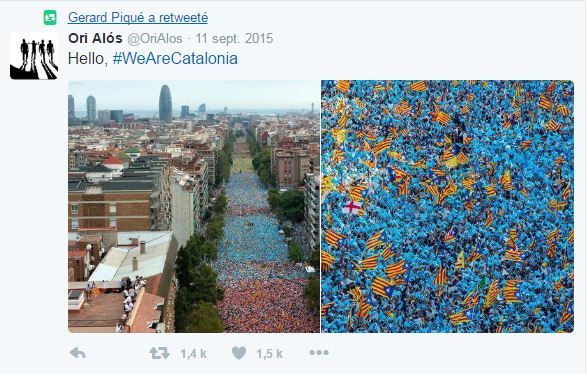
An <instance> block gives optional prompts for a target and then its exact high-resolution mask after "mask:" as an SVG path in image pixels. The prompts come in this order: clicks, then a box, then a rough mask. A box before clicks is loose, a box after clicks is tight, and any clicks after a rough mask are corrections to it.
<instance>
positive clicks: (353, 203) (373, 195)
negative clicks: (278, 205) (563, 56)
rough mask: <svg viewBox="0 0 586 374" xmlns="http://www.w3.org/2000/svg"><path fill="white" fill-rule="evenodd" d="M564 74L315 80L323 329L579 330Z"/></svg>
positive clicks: (569, 93) (569, 107) (569, 88)
mask: <svg viewBox="0 0 586 374" xmlns="http://www.w3.org/2000/svg"><path fill="white" fill-rule="evenodd" d="M573 90H574V88H573V84H572V83H571V82H567V81H556V82H553V81H520V82H514V81H418V82H407V81H390V82H389V81H324V82H323V83H322V160H323V163H322V330H323V331H325V332H555V331H563V332H569V331H572V329H573V268H574V266H573V259H574V246H573V242H574V227H573V217H574V207H573V200H574V198H573V179H574V175H573V162H574V155H573V128H574V124H573V96H574V92H573Z"/></svg>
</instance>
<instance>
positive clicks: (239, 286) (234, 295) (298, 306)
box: [213, 138, 319, 333]
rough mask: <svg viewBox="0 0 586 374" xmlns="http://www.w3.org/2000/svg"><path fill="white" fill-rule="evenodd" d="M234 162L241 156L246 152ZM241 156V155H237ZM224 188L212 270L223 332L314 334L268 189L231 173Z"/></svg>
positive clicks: (252, 177) (302, 280) (301, 281)
mask: <svg viewBox="0 0 586 374" xmlns="http://www.w3.org/2000/svg"><path fill="white" fill-rule="evenodd" d="M243 141H244V139H243V138H238V139H237V141H236V144H235V149H238V150H239V152H240V155H239V156H236V158H235V164H238V163H239V162H240V161H238V158H239V157H245V158H246V160H248V162H250V157H249V156H248V155H246V153H247V152H248V149H247V148H243V147H239V144H246V143H243ZM242 153H244V154H242ZM232 172H233V174H231V175H230V180H229V181H228V184H227V186H226V197H227V200H228V206H227V209H226V215H225V218H224V235H223V239H222V240H221V241H220V242H219V243H218V260H217V261H216V262H215V263H214V265H213V267H214V269H215V270H216V271H217V272H218V280H219V282H220V284H221V285H222V287H224V290H225V294H224V300H223V301H222V302H221V303H219V304H218V310H219V313H220V317H221V319H222V321H223V323H224V325H225V327H226V331H227V332H244V333H247V332H318V331H319V320H318V318H317V317H314V316H313V315H312V314H311V312H310V310H309V309H308V307H307V305H306V303H305V302H304V299H303V288H304V285H305V284H306V275H305V271H304V269H303V267H300V266H298V265H296V264H293V263H292V262H290V261H289V260H288V258H287V244H286V243H285V238H284V235H283V234H281V233H279V226H278V221H277V219H276V217H275V216H274V215H273V214H271V213H270V208H269V205H268V201H267V193H268V191H267V189H266V187H265V186H264V185H263V184H262V183H261V181H260V180H259V178H258V176H257V175H256V174H254V173H250V172H244V171H242V172H240V170H238V169H234V168H233V169H232Z"/></svg>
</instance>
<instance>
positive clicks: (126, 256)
mask: <svg viewBox="0 0 586 374" xmlns="http://www.w3.org/2000/svg"><path fill="white" fill-rule="evenodd" d="M172 236H173V235H172V232H171V231H138V232H136V231H134V232H119V233H118V246H117V247H112V248H111V249H110V250H109V251H108V254H107V255H106V257H105V258H104V259H103V260H102V262H101V263H100V264H99V265H98V266H97V267H96V270H94V272H93V273H92V275H91V277H90V279H89V281H90V282H91V281H112V280H120V279H122V278H124V277H129V278H130V279H134V278H135V277H136V276H137V275H140V276H143V277H145V278H148V277H151V276H154V275H157V274H160V273H162V272H163V267H164V265H165V261H166V259H167V254H168V252H169V247H170V244H171V239H172ZM131 238H138V240H139V242H140V241H145V242H146V253H145V254H141V253H140V245H132V242H131ZM133 257H136V258H137V260H138V270H137V271H133V270H132V259H133Z"/></svg>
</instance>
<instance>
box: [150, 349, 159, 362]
mask: <svg viewBox="0 0 586 374" xmlns="http://www.w3.org/2000/svg"><path fill="white" fill-rule="evenodd" d="M149 352H150V353H151V358H152V359H153V360H160V359H161V356H159V355H158V354H157V352H159V351H158V350H157V348H155V347H152V348H151V350H150V351H149Z"/></svg>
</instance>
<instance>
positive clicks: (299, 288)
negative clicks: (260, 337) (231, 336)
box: [218, 279, 319, 333]
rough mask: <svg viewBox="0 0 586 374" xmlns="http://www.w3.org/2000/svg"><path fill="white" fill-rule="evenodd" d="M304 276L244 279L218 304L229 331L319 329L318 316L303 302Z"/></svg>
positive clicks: (306, 330) (315, 330)
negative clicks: (298, 278)
mask: <svg viewBox="0 0 586 374" xmlns="http://www.w3.org/2000/svg"><path fill="white" fill-rule="evenodd" d="M304 285H305V280H298V281H296V283H291V282H288V281H286V280H282V279H273V280H269V281H267V280H252V279H248V280H241V281H240V282H239V283H238V285H237V286H236V287H229V288H227V289H226V291H225V293H224V300H223V301H222V302H220V303H219V304H218V307H219V310H220V317H221V318H222V320H223V321H224V325H225V328H226V332H257V333H258V332H274V333H286V332H298V333H303V332H318V330H319V319H318V317H316V316H314V315H313V314H311V313H309V312H308V310H307V306H306V305H305V303H304V302H303V288H304Z"/></svg>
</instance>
